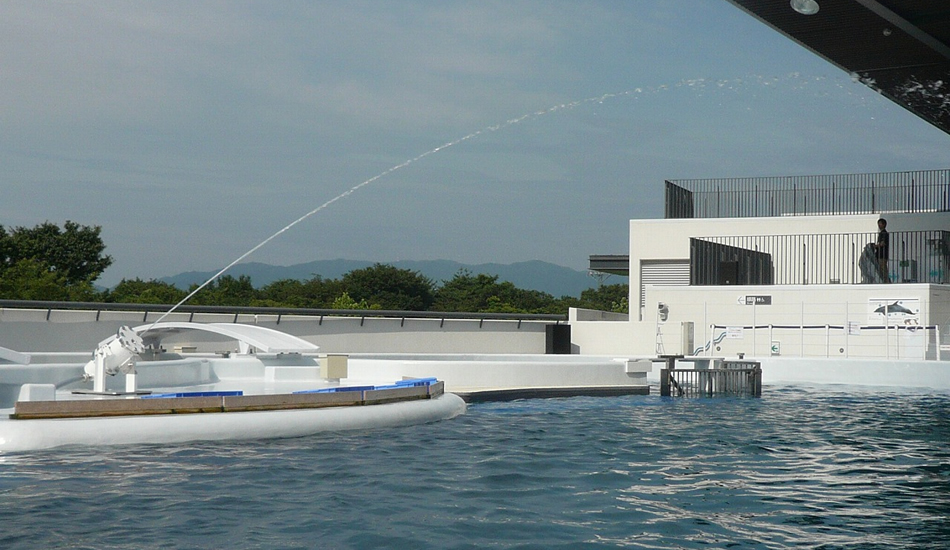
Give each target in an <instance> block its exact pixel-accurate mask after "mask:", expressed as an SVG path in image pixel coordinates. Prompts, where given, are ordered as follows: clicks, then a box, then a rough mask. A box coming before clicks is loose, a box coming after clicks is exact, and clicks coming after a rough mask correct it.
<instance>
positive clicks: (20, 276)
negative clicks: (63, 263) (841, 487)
mask: <svg viewBox="0 0 950 550" xmlns="http://www.w3.org/2000/svg"><path fill="white" fill-rule="evenodd" d="M96 297H97V293H96V289H95V288H94V287H93V286H92V282H91V281H81V282H78V283H72V284H70V283H69V281H67V279H66V276H65V275H64V274H63V273H61V272H57V271H53V270H51V269H50V268H49V266H47V265H46V264H45V263H43V262H41V261H39V260H34V259H31V258H25V259H21V260H19V261H17V262H16V263H14V264H13V265H11V266H9V267H7V268H6V269H3V270H2V271H0V298H3V299H7V300H53V301H73V302H76V301H79V302H85V301H90V300H94V299H95V298H96Z"/></svg>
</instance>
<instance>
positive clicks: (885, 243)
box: [874, 218, 891, 283]
mask: <svg viewBox="0 0 950 550" xmlns="http://www.w3.org/2000/svg"><path fill="white" fill-rule="evenodd" d="M877 229H878V231H877V242H876V243H874V252H875V255H876V256H877V264H878V267H879V268H880V270H881V279H883V281H884V282H885V283H889V282H891V277H890V275H889V274H888V272H887V258H888V256H889V255H890V250H891V235H890V234H889V233H888V232H887V220H885V219H884V218H881V219H879V220H877Z"/></svg>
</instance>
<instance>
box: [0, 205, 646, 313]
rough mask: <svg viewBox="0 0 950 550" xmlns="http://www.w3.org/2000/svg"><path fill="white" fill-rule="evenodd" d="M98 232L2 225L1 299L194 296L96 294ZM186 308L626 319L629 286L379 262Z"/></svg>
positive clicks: (102, 264) (157, 289)
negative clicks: (568, 292) (578, 288)
mask: <svg viewBox="0 0 950 550" xmlns="http://www.w3.org/2000/svg"><path fill="white" fill-rule="evenodd" d="M100 231H101V228H100V227H98V226H97V227H85V226H79V225H78V224H75V223H73V222H66V224H65V226H64V227H63V228H62V229H60V228H59V227H58V226H56V225H54V224H50V223H48V222H47V223H45V224H42V225H39V226H37V227H35V228H23V227H17V228H14V229H12V230H9V231H8V230H6V229H5V228H4V227H3V226H0V260H2V262H0V298H3V299H18V300H62V301H100V302H112V303H142V304H176V303H178V302H180V301H181V300H182V299H184V298H185V296H187V295H188V294H190V293H191V292H192V291H193V290H195V289H196V288H197V287H198V285H193V286H192V287H191V288H190V289H188V290H182V289H179V288H177V287H175V286H173V285H171V284H168V283H165V282H161V281H156V280H148V281H143V280H141V279H137V278H136V279H131V280H129V279H123V280H122V281H121V282H120V283H119V284H118V285H116V286H115V288H112V289H109V290H105V291H99V290H97V289H96V288H95V286H94V284H93V282H94V281H95V280H96V279H98V277H99V276H100V275H101V274H102V272H103V271H104V270H105V269H106V268H107V267H109V266H110V265H111V264H112V258H111V257H110V256H107V255H105V254H104V251H105V245H104V244H102V240H101V238H100V237H99V234H100ZM188 303H189V304H194V305H216V306H254V307H290V308H316V309H388V310H407V311H447V312H448V311H452V312H457V311H464V312H497V313H567V310H568V308H570V307H579V308H588V309H599V310H604V311H616V312H623V313H626V312H627V309H628V305H627V285H625V284H615V285H602V286H600V287H599V288H596V289H588V290H585V291H584V292H582V293H581V295H580V297H571V296H562V297H559V298H556V297H554V296H552V295H550V294H548V293H546V292H541V291H537V290H526V289H522V288H518V287H516V286H515V285H514V284H513V283H510V282H506V281H499V280H498V276H497V275H486V274H473V273H470V272H468V271H464V270H463V271H460V272H458V273H456V274H455V276H454V277H452V279H451V280H448V281H441V282H438V283H437V282H435V281H433V280H431V279H429V278H428V277H425V276H424V275H422V274H420V273H419V272H416V271H412V270H408V269H399V268H396V267H394V266H391V265H386V264H376V265H373V266H371V267H367V268H363V269H355V270H353V271H350V272H349V273H346V274H344V275H343V276H342V277H340V278H339V279H324V278H322V277H320V276H315V277H313V278H312V279H309V280H306V281H300V280H296V279H283V280H279V281H275V282H273V283H270V284H268V285H265V286H263V287H261V288H255V287H254V285H253V284H252V281H251V279H250V277H247V276H240V277H232V276H230V275H224V276H222V277H220V278H218V279H217V280H215V281H213V282H211V283H209V284H208V285H207V286H206V287H205V288H203V289H201V291H199V292H198V293H197V294H195V296H193V297H192V298H191V299H190V300H189V302H188Z"/></svg>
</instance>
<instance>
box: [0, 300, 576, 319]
mask: <svg viewBox="0 0 950 550" xmlns="http://www.w3.org/2000/svg"><path fill="white" fill-rule="evenodd" d="M171 307H172V306H171V304H128V303H111V302H68V301H47V300H0V308H12V309H45V310H54V309H65V310H93V311H136V312H144V313H146V314H148V313H152V312H161V313H165V312H166V311H168V310H169V309H170V308H171ZM176 311H179V312H183V313H222V314H233V315H234V316H235V322H236V319H237V316H238V315H240V314H246V315H254V314H257V315H278V316H280V315H304V316H337V317H381V318H396V319H412V318H416V319H461V320H465V319H468V320H492V321H496V320H497V321H509V320H510V321H556V322H558V323H560V322H561V321H567V315H565V314H557V313H489V312H485V313H478V312H457V311H401V310H389V309H319V308H292V307H255V306H206V305H183V306H180V307H179V308H178V309H177V310H176Z"/></svg>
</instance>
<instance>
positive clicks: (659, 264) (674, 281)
mask: <svg viewBox="0 0 950 550" xmlns="http://www.w3.org/2000/svg"><path fill="white" fill-rule="evenodd" d="M646 285H671V286H689V260H643V261H641V262H640V307H644V306H645V305H646Z"/></svg>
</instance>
